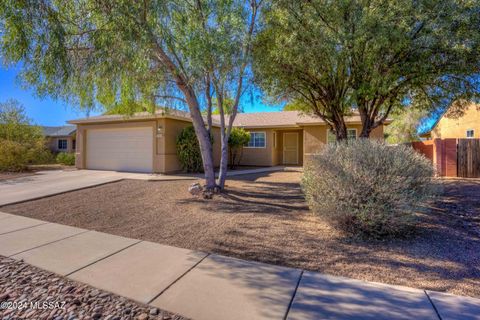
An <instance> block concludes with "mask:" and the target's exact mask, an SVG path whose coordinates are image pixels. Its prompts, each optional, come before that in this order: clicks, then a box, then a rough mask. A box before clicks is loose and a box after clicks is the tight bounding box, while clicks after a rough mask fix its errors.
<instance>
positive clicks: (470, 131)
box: [467, 129, 475, 138]
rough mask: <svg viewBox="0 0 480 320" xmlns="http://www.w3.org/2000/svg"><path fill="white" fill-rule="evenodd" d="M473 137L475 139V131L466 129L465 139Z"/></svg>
mask: <svg viewBox="0 0 480 320" xmlns="http://www.w3.org/2000/svg"><path fill="white" fill-rule="evenodd" d="M473 137H475V130H473V129H468V130H467V138H473Z"/></svg>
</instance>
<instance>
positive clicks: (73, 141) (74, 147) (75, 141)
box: [72, 140, 77, 150]
mask: <svg viewBox="0 0 480 320" xmlns="http://www.w3.org/2000/svg"><path fill="white" fill-rule="evenodd" d="M76 148H77V140H72V149H73V150H75V149H76Z"/></svg>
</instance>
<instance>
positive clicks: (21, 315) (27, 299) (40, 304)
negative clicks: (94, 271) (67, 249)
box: [0, 256, 185, 320]
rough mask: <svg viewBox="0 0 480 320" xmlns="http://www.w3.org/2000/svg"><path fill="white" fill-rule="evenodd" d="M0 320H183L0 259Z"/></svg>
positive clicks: (10, 260) (155, 309)
mask: <svg viewBox="0 0 480 320" xmlns="http://www.w3.org/2000/svg"><path fill="white" fill-rule="evenodd" d="M0 319H2V320H13V319H54V320H83V319H85V320H87V319H94V320H96V319H104V320H127V319H132V320H133V319H138V320H183V319H185V318H183V317H181V316H179V315H175V314H172V313H169V312H166V311H162V310H159V309H157V308H153V307H149V306H146V305H142V304H140V303H136V302H133V301H130V300H128V299H126V298H123V297H119V296H116V295H114V294H111V293H108V292H105V291H101V290H98V289H95V288H92V287H90V286H87V285H84V284H81V283H78V282H74V281H71V280H69V279H66V278H63V277H61V276H57V275H55V274H53V273H50V272H47V271H43V270H41V269H38V268H36V267H33V266H30V265H28V264H26V263H24V262H22V261H17V260H13V259H10V258H5V257H2V256H0Z"/></svg>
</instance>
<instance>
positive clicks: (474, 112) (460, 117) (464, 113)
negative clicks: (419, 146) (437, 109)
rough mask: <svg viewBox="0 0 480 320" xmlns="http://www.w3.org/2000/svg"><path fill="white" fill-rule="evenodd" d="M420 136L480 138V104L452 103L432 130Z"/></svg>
mask: <svg viewBox="0 0 480 320" xmlns="http://www.w3.org/2000/svg"><path fill="white" fill-rule="evenodd" d="M420 137H422V138H425V139H427V140H430V139H449V138H454V139H462V138H463V139H465V138H467V139H473V138H480V104H475V103H470V104H468V105H467V106H466V107H465V108H463V107H459V106H457V105H455V104H453V105H451V106H450V107H449V108H448V109H447V110H446V111H445V112H444V113H443V114H442V115H441V116H440V117H439V118H438V120H437V122H435V123H434V124H433V126H432V128H431V129H430V131H427V132H424V133H421V134H420Z"/></svg>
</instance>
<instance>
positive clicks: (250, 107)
mask: <svg viewBox="0 0 480 320" xmlns="http://www.w3.org/2000/svg"><path fill="white" fill-rule="evenodd" d="M18 73H19V67H10V68H5V67H1V68H0V102H3V101H6V100H8V99H16V100H18V101H20V102H21V103H22V105H23V106H24V107H25V110H26V112H27V115H28V117H30V118H31V119H32V120H33V122H34V123H35V124H38V125H44V126H60V125H64V124H65V122H66V121H67V120H72V119H76V118H81V117H85V116H86V114H85V112H79V111H78V110H75V108H74V107H72V106H68V105H66V104H65V103H64V102H62V101H55V100H52V99H49V98H45V99H41V98H39V97H37V96H36V95H35V92H34V90H32V89H28V88H22V86H21V85H20V83H19V81H18V79H17V75H18ZM242 106H243V110H244V112H260V111H277V110H280V109H281V107H280V106H269V105H266V104H264V103H263V102H262V99H261V98H260V97H259V93H258V92H255V93H254V94H253V97H252V94H245V95H244V97H243V98H242ZM90 115H95V113H90Z"/></svg>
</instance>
